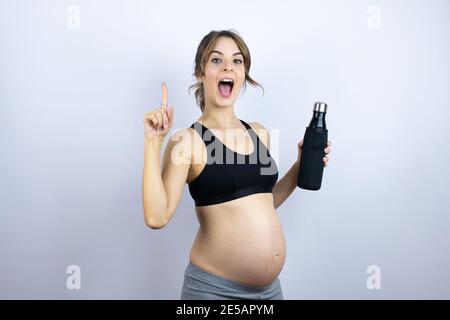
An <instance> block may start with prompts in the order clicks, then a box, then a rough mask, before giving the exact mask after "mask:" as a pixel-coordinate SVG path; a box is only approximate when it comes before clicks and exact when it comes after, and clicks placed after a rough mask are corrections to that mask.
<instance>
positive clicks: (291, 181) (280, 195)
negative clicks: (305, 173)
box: [272, 161, 299, 209]
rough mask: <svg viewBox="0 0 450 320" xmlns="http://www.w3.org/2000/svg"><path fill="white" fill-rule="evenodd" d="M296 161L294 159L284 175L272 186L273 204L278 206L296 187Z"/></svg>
mask: <svg viewBox="0 0 450 320" xmlns="http://www.w3.org/2000/svg"><path fill="white" fill-rule="evenodd" d="M298 165H299V163H298V161H295V162H294V164H293V165H292V166H291V168H290V169H289V171H288V172H287V173H286V174H285V175H284V177H283V178H282V179H281V180H279V181H278V182H277V183H276V184H275V186H274V187H273V190H272V192H273V205H274V207H275V209H276V208H278V207H279V206H280V205H281V204H282V203H283V202H284V201H285V200H286V199H287V198H288V197H289V196H290V195H291V193H292V192H293V191H294V190H295V188H296V187H297V175H298Z"/></svg>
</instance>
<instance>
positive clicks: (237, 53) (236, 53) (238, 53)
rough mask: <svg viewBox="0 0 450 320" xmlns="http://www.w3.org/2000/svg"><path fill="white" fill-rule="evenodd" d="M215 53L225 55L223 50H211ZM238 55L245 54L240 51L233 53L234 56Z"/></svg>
mask: <svg viewBox="0 0 450 320" xmlns="http://www.w3.org/2000/svg"><path fill="white" fill-rule="evenodd" d="M213 53H218V54H221V55H223V53H222V52H220V51H217V50H213V51H211V54H213ZM237 55H241V56H243V54H242V53H240V52H235V53H233V54H232V56H237Z"/></svg>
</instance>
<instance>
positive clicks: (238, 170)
mask: <svg viewBox="0 0 450 320" xmlns="http://www.w3.org/2000/svg"><path fill="white" fill-rule="evenodd" d="M250 61H251V60H250V53H249V50H248V48H247V46H246V44H245V43H244V41H243V40H242V38H241V37H240V36H239V34H238V33H237V32H234V31H231V30H226V31H212V32H210V33H209V34H207V35H206V36H205V37H204V38H203V39H202V41H201V42H200V44H199V46H198V49H197V54H196V57H195V73H194V75H195V76H196V79H197V83H196V84H195V85H194V86H193V87H195V88H196V91H195V97H196V100H197V103H198V105H199V106H200V109H201V111H202V115H201V116H200V118H198V119H197V121H195V122H194V123H193V124H192V125H191V126H190V127H189V128H184V129H182V130H179V131H177V132H176V133H175V134H173V135H172V136H171V138H170V139H169V141H168V143H167V146H166V149H165V152H164V155H163V160H162V170H161V164H160V151H161V145H162V141H163V139H164V137H165V135H166V134H167V132H168V131H169V130H170V128H171V127H172V124H173V114H174V109H173V107H172V106H167V101H168V94H167V86H166V84H165V83H163V84H162V104H161V106H160V107H158V108H156V109H154V110H152V111H151V112H148V113H146V114H145V115H144V129H145V158H144V173H143V181H142V197H143V207H144V217H145V222H146V224H147V225H148V226H149V227H151V228H153V229H160V228H163V227H164V226H166V225H167V223H168V222H169V221H170V219H171V218H172V216H173V215H174V213H175V211H176V209H177V207H178V204H179V202H180V199H181V196H182V193H183V190H184V186H185V183H187V184H188V186H189V192H190V194H191V196H192V198H193V200H194V202H195V211H196V214H197V217H198V220H199V224H200V228H199V230H198V233H197V236H196V238H195V241H194V243H193V246H192V249H191V252H190V259H189V263H188V265H187V267H186V270H185V274H184V282H183V288H182V292H181V299H283V292H282V288H281V284H280V280H279V278H278V275H279V274H280V272H281V269H282V268H283V265H284V262H285V258H286V246H285V239H284V235H283V231H282V228H281V225H280V222H279V220H278V217H277V214H276V211H275V209H276V208H278V207H279V206H280V205H281V204H282V203H283V202H284V201H285V200H286V199H287V198H288V197H289V195H290V194H291V193H292V192H293V191H294V190H295V188H296V179H297V171H298V164H299V159H300V155H301V146H302V141H300V142H299V143H298V158H297V160H296V161H295V162H294V163H293V164H292V166H291V168H290V169H289V171H288V172H287V173H286V174H285V175H284V176H283V178H282V179H280V180H279V181H278V170H277V165H276V163H275V161H274V159H273V158H272V157H271V156H270V137H269V134H268V130H267V129H266V128H265V127H264V126H262V125H261V124H259V123H257V122H251V123H247V122H245V121H243V120H241V119H239V118H237V117H236V115H235V110H234V107H235V106H234V103H235V101H236V99H237V97H238V95H239V93H240V92H241V88H242V87H243V86H244V87H245V82H249V83H250V84H252V85H259V84H258V83H257V82H256V81H255V80H253V79H252V78H251V77H250V75H249V71H250ZM330 145H331V144H330V142H329V141H328V146H327V148H325V153H329V152H330ZM323 161H324V166H326V165H327V161H328V158H327V156H325V157H324V158H323Z"/></svg>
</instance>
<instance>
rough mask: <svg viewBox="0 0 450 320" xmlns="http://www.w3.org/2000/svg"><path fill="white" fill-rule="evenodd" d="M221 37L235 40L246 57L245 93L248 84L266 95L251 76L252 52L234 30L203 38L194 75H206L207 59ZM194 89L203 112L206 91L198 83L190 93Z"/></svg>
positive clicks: (215, 33)
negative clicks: (256, 87)
mask: <svg viewBox="0 0 450 320" xmlns="http://www.w3.org/2000/svg"><path fill="white" fill-rule="evenodd" d="M219 37H228V38H231V39H233V40H234V42H235V43H236V45H237V47H238V48H239V50H240V51H241V53H242V55H243V57H244V67H245V81H244V91H245V90H246V88H247V82H248V83H250V84H251V85H253V86H259V87H261V89H262V90H263V94H264V88H263V87H262V86H261V85H260V84H259V83H258V82H256V81H255V80H253V79H252V78H251V77H250V75H249V72H250V65H251V58H250V51H249V50H248V47H247V45H246V44H245V42H244V40H243V39H242V37H241V36H240V35H239V33H238V32H237V31H234V30H222V31H211V32H210V33H208V34H207V35H206V36H204V37H203V39H202V41H200V44H199V45H198V48H197V54H196V55H195V69H194V73H193V74H192V75H193V76H195V77H201V76H203V75H204V74H205V65H206V62H207V59H208V57H209V55H210V53H211V51H212V50H213V48H214V45H215V44H216V42H217V39H218V38H219ZM192 88H195V100H196V101H197V104H198V105H199V106H200V110H201V111H202V112H203V110H204V109H205V89H204V87H203V83H202V82H197V83H195V84H193V85H192V86H190V87H189V91H190V90H191V89H192Z"/></svg>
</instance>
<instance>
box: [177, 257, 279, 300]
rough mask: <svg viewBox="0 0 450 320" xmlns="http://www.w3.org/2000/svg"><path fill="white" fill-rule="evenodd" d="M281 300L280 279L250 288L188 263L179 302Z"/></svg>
mask: <svg viewBox="0 0 450 320" xmlns="http://www.w3.org/2000/svg"><path fill="white" fill-rule="evenodd" d="M237 299H248V300H283V291H282V289H281V283H280V279H279V278H277V279H276V280H275V281H274V282H272V283H271V284H269V285H268V286H265V287H252V286H249V285H246V284H242V283H240V282H236V281H234V280H229V279H225V278H223V277H221V276H218V275H215V274H212V273H210V272H207V271H204V270H203V269H200V268H199V267H198V266H196V265H195V264H193V263H192V262H189V264H188V266H187V267H186V270H185V273H184V281H183V289H182V291H181V300H237Z"/></svg>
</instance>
